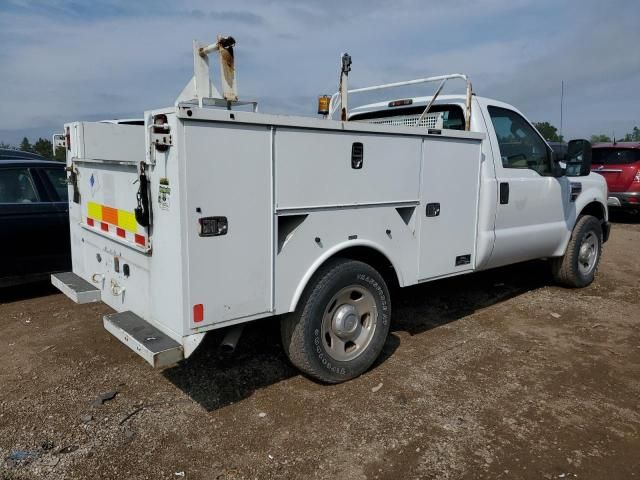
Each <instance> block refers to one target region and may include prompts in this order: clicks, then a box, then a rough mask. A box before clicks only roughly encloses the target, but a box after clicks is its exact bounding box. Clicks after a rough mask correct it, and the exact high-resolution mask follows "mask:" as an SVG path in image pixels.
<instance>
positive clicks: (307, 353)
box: [281, 259, 391, 383]
mask: <svg viewBox="0 0 640 480" xmlns="http://www.w3.org/2000/svg"><path fill="white" fill-rule="evenodd" d="M390 318H391V302H390V298H389V290H388V289H387V285H386V284H385V282H384V280H383V279H382V277H381V276H380V274H379V273H378V272H377V271H376V270H374V269H373V268H372V267H370V266H369V265H367V264H366V263H363V262H359V261H355V260H348V259H336V260H333V261H331V262H330V263H328V264H327V265H324V266H323V267H321V268H320V270H319V271H318V272H317V273H316V274H315V275H314V277H313V279H312V280H311V281H310V282H309V285H307V288H306V289H305V292H304V294H303V295H302V298H301V299H300V301H299V303H298V308H297V309H296V311H295V312H293V313H291V314H289V315H286V316H284V317H283V318H282V321H281V333H282V345H283V347H284V350H285V353H286V354H287V357H289V360H290V361H291V363H293V364H294V365H295V366H296V367H298V368H299V369H300V370H301V371H302V372H304V373H306V374H307V375H309V376H311V377H313V378H315V379H317V380H320V381H323V382H326V383H340V382H344V381H346V380H350V379H352V378H355V377H357V376H359V375H362V374H363V373H364V372H365V371H367V369H369V367H371V365H372V364H373V362H374V361H375V360H376V358H378V356H379V355H380V353H381V352H382V347H383V346H384V343H385V341H386V339H387V335H388V333H389V324H390Z"/></svg>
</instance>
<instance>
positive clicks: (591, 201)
mask: <svg viewBox="0 0 640 480" xmlns="http://www.w3.org/2000/svg"><path fill="white" fill-rule="evenodd" d="M570 181H571V182H574V183H575V182H579V183H581V184H582V192H581V193H580V195H578V197H577V198H576V199H575V201H574V202H572V203H571V205H573V208H569V209H567V212H566V217H565V222H566V224H567V230H566V232H565V235H564V236H563V238H562V242H561V243H560V245H559V247H558V249H557V250H556V251H555V252H554V255H553V256H554V257H561V256H562V255H564V252H565V251H566V249H567V245H569V240H570V239H571V233H572V232H573V228H574V227H575V224H576V221H577V220H578V217H579V216H580V215H583V214H584V212H585V211H587V212H589V214H593V213H596V212H594V208H595V207H597V208H598V209H599V211H600V213H599V216H601V217H602V222H603V230H604V229H605V228H606V226H607V225H608V222H609V210H608V208H607V183H606V181H605V179H604V178H603V177H602V176H601V175H597V174H595V173H590V174H589V175H587V176H585V177H572V178H571V179H570ZM603 233H605V232H604V231H603Z"/></svg>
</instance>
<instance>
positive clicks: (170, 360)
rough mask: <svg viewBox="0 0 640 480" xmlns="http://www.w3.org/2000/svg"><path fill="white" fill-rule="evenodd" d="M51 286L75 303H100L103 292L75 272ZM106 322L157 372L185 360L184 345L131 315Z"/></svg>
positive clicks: (59, 276) (116, 315)
mask: <svg viewBox="0 0 640 480" xmlns="http://www.w3.org/2000/svg"><path fill="white" fill-rule="evenodd" d="M51 283H52V284H53V285H54V286H55V287H57V288H58V290H60V291H61V292H62V293H64V294H65V295H66V296H67V297H69V298H70V299H71V300H73V301H74V302H76V303H90V302H99V301H100V290H99V289H98V288H96V287H95V286H93V285H91V283H89V282H87V281H86V280H84V279H83V278H81V277H79V276H78V275H76V274H75V273H73V272H64V273H56V274H53V275H51ZM103 321H104V328H105V329H106V330H107V331H108V332H109V333H111V334H112V335H113V336H114V337H116V338H117V339H118V340H120V341H121V342H122V343H124V344H125V345H126V346H127V347H129V348H130V349H131V350H133V351H134V352H136V353H137V354H138V355H140V356H141V357H142V358H144V359H145V360H146V361H147V362H148V363H149V364H150V365H151V366H153V367H155V368H162V367H168V366H170V365H173V364H175V363H177V362H179V361H180V360H183V359H184V358H185V357H184V350H183V348H182V345H180V344H179V343H178V342H176V341H175V340H174V339H172V338H171V337H169V336H168V335H166V334H165V333H163V332H161V331H160V330H159V329H157V328H156V327H154V326H153V325H151V324H150V323H148V322H146V321H145V320H143V319H142V318H140V317H139V316H138V315H136V314H135V313H133V312H131V311H128V310H127V311H125V312H121V313H114V314H112V315H106V316H105V317H103ZM196 346H197V343H196ZM194 348H195V347H194Z"/></svg>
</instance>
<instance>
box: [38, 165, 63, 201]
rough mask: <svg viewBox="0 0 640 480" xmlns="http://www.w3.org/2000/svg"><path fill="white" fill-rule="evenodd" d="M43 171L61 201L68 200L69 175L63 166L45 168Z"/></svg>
mask: <svg viewBox="0 0 640 480" xmlns="http://www.w3.org/2000/svg"><path fill="white" fill-rule="evenodd" d="M41 171H43V172H44V174H45V175H46V176H47V178H48V179H49V181H50V182H51V185H53V188H54V189H55V191H56V194H57V195H58V199H59V200H60V201H61V202H66V201H67V195H68V190H67V175H66V174H65V171H64V169H63V168H43V169H42V170H41Z"/></svg>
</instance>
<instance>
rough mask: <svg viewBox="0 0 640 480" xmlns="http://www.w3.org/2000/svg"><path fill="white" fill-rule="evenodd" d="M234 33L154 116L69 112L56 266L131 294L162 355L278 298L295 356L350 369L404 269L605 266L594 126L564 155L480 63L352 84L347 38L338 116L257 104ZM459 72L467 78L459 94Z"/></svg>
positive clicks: (150, 343)
mask: <svg viewBox="0 0 640 480" xmlns="http://www.w3.org/2000/svg"><path fill="white" fill-rule="evenodd" d="M233 46H234V40H233V39H232V38H231V37H218V41H217V42H216V43H215V44H212V45H206V44H201V43H198V42H194V69H195V74H194V77H193V79H192V80H191V82H190V83H189V84H188V85H187V87H185V89H184V90H183V92H182V93H181V94H180V96H179V97H178V99H177V100H176V103H175V105H173V106H171V107H168V108H160V109H157V110H150V111H147V112H145V114H144V125H140V124H138V125H136V123H137V122H124V123H117V122H115V123H113V122H111V123H102V122H74V123H69V124H67V125H65V132H64V140H63V141H62V142H61V143H62V144H63V145H65V147H66V148H67V150H68V152H67V171H68V176H69V198H70V201H69V207H70V208H69V217H70V228H71V243H72V254H73V272H67V273H62V274H56V275H53V276H52V282H53V284H54V285H56V286H57V287H58V288H59V289H60V290H61V291H62V292H64V293H65V294H66V295H68V296H69V297H70V298H71V299H73V300H74V301H76V302H78V303H85V302H96V301H103V302H105V303H106V304H108V305H109V306H110V307H111V308H113V309H114V310H115V311H116V313H114V314H111V315H107V316H105V317H104V326H105V328H106V329H107V330H108V331H109V332H111V333H112V334H113V335H115V336H116V337H117V338H118V339H120V340H121V341H122V342H123V343H125V344H126V345H128V346H129V347H130V348H131V349H133V350H134V351H135V352H137V353H138V354H139V355H141V356H142V357H143V358H144V359H145V360H147V361H148V362H149V363H150V364H151V365H153V366H155V367H163V366H167V365H171V364H174V363H176V362H178V361H180V360H183V359H185V358H187V357H189V355H191V354H192V353H193V351H194V350H195V349H196V348H197V346H198V345H199V344H200V342H201V341H202V339H203V337H204V335H205V334H206V332H208V331H210V330H213V329H219V328H222V327H230V326H234V327H233V328H231V329H229V332H231V335H232V336H235V338H237V337H238V336H239V325H241V324H243V323H245V322H248V321H251V320H256V319H260V318H265V317H271V316H275V315H278V316H280V318H281V323H282V343H283V346H284V348H285V350H286V353H287V355H288V357H289V359H290V360H291V362H292V363H293V364H294V365H296V366H297V367H299V368H300V369H301V370H302V371H304V372H305V373H307V374H308V375H310V376H312V377H315V378H317V379H319V380H321V381H325V382H341V381H344V380H348V379H351V378H353V377H356V376H358V375H360V374H362V373H363V372H364V371H366V370H367V369H368V368H369V367H370V366H371V364H372V363H373V361H374V360H375V359H376V357H378V355H379V354H380V352H381V350H382V347H383V344H384V343H385V339H386V337H387V334H388V331H389V323H390V321H391V297H390V295H389V289H388V287H387V286H388V285H391V284H394V285H398V286H400V287H405V286H408V285H414V284H417V283H420V282H428V281H431V280H436V279H440V278H444V277H449V276H452V275H460V274H465V273H472V272H476V271H479V270H486V269H489V268H493V267H498V266H501V265H507V264H512V263H516V262H523V261H526V260H531V259H537V258H547V259H549V260H550V262H549V263H550V265H551V267H552V269H553V273H554V275H555V278H556V279H557V281H559V282H560V283H562V284H564V285H567V286H570V287H583V286H586V285H588V284H589V283H591V281H592V280H593V278H594V275H595V272H596V269H597V266H598V262H599V260H600V255H601V251H602V244H603V242H604V241H606V240H607V236H608V232H609V223H608V213H607V187H606V185H605V181H604V179H603V178H602V177H601V176H599V175H596V174H592V173H590V168H589V166H590V165H589V164H590V152H591V146H590V145H589V143H588V142H586V141H574V142H572V143H571V144H570V145H569V153H568V155H567V158H566V159H565V161H564V162H559V161H558V159H555V158H554V157H553V155H552V153H551V149H550V148H549V146H548V145H547V143H546V142H545V140H544V139H543V138H542V137H541V136H540V135H539V134H538V132H537V131H536V130H535V128H534V127H533V126H532V125H531V124H530V123H529V122H528V121H527V120H526V119H525V118H524V116H523V115H522V114H521V113H519V112H518V111H517V110H516V109H515V108H513V107H512V106H510V105H507V104H505V103H502V102H498V101H495V100H490V99H487V98H481V97H477V96H475V95H474V94H473V93H472V90H471V83H470V82H469V80H468V79H467V77H466V76H464V75H446V76H442V77H432V78H424V79H419V80H412V81H409V82H399V83H395V84H388V85H379V86H375V87H367V88H360V89H355V90H348V88H347V79H348V73H349V71H350V65H351V60H350V57H349V56H348V55H346V54H345V55H343V58H342V69H341V75H340V89H339V92H338V93H337V94H335V95H334V96H333V97H332V98H331V101H330V102H329V98H328V97H322V98H321V102H319V104H320V105H321V112H322V113H323V114H325V115H324V118H302V117H293V116H279V115H267V114H262V113H258V112H257V104H256V103H255V102H244V101H239V100H238V98H237V93H236V91H237V90H236V81H235V66H234V57H233ZM212 52H217V53H218V56H219V60H220V62H219V63H220V69H221V73H222V75H221V78H222V92H221V93H218V91H217V90H216V88H215V87H214V86H213V84H212V83H211V81H210V78H209V63H208V55H209V54H210V53H212ZM450 80H461V81H462V82H464V83H465V85H466V92H465V94H462V95H447V96H445V95H442V96H440V95H439V93H440V91H441V90H442V87H443V85H444V83H445V82H447V81H450ZM428 82H440V83H439V86H438V88H437V90H436V91H435V94H434V95H432V96H430V97H421V98H409V99H402V100H391V101H385V102H382V103H376V104H371V105H366V106H362V107H359V108H355V109H352V110H349V109H348V106H347V97H348V95H349V94H351V95H353V94H354V93H358V92H362V91H372V90H381V89H388V88H392V87H396V86H401V85H412V84H424V83H428ZM327 104H329V105H327ZM335 112H340V115H339V116H340V120H334V119H332V117H333V114H334V113H335ZM233 341H235V339H234V340H232V342H233Z"/></svg>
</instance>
